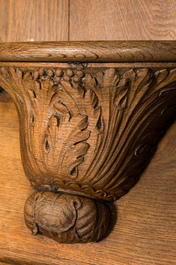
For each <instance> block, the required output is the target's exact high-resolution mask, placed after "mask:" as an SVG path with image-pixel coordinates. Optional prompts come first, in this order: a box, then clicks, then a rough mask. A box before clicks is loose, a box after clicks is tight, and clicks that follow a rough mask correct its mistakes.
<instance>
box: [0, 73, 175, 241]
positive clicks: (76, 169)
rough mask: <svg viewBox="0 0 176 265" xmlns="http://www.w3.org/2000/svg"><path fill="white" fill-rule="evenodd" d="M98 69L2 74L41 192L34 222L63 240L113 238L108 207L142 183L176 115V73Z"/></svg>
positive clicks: (35, 199) (28, 166) (29, 171)
mask: <svg viewBox="0 0 176 265" xmlns="http://www.w3.org/2000/svg"><path fill="white" fill-rule="evenodd" d="M90 72H91V71H90V70H89V71H87V70H86V69H85V70H84V71H77V70H71V69H60V68H57V69H47V70H46V69H36V70H35V71H33V70H31V71H30V70H28V69H26V71H24V70H23V71H22V70H20V69H18V68H1V70H0V86H2V87H3V88H4V89H5V90H7V92H9V94H10V95H11V97H12V98H13V100H14V102H15V103H16V106H17V110H18V113H19V120H20V138H21V153H22V161H23V166H24V170H25V173H26V175H27V177H28V179H29V180H30V182H31V184H32V186H33V187H34V188H35V189H36V190H37V191H38V192H36V193H34V194H32V195H31V196H30V197H29V198H28V199H27V202H26V205H25V220H26V224H27V226H28V227H29V228H30V229H31V230H32V232H33V233H34V234H37V233H41V234H44V235H46V236H48V237H51V238H53V239H55V240H57V241H59V242H62V243H63V242H67V243H72V242H89V241H99V240H100V239H102V238H104V237H105V236H106V234H107V233H108V231H109V226H110V211H109V208H108V206H107V205H106V203H107V202H113V201H115V200H116V199H117V198H119V197H121V196H122V195H124V194H125V193H126V192H128V191H129V189H130V188H131V187H132V186H134V184H135V183H136V182H137V180H138V178H139V176H140V174H141V173H142V171H143V170H144V168H145V167H146V165H147V164H148V162H149V160H150V159H151V157H152V155H153V153H154V150H155V148H156V145H157V143H158V141H159V139H160V138H161V137H162V136H163V134H164V132H165V130H166V129H167V127H168V126H169V125H170V123H171V122H172V120H173V119H174V116H175V111H176V70H175V69H173V70H167V69H161V70H159V71H155V72H153V71H151V70H150V69H136V70H133V69H130V70H127V71H126V72H124V73H123V74H122V73H119V72H118V69H114V68H113V69H106V70H102V69H99V70H98V71H93V70H92V73H90Z"/></svg>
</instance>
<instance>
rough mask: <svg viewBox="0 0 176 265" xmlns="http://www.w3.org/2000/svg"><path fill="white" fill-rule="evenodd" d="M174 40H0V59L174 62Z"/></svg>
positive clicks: (175, 59)
mask: <svg viewBox="0 0 176 265" xmlns="http://www.w3.org/2000/svg"><path fill="white" fill-rule="evenodd" d="M175 61H176V41H163V42H161V41H130V42H128V41H98V42H90V41H87V42H27V43H25V42H23V43H0V62H80V63H81V62H86V63H87V62H175Z"/></svg>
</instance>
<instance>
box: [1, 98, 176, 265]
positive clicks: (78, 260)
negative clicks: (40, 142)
mask: <svg viewBox="0 0 176 265" xmlns="http://www.w3.org/2000/svg"><path fill="white" fill-rule="evenodd" d="M175 134H176V124H173V126H172V127H171V128H170V129H169V131H168V132H167V134H166V135H165V137H164V138H163V140H162V141H161V142H160V145H159V147H158V150H157V152H156V154H155V156H154V158H153V160H152V161H151V163H150V165H149V166H148V168H147V170H146V171H145V172H144V174H143V175H142V177H141V179H140V181H139V182H138V184H137V185H136V186H135V187H134V188H133V189H132V190H131V191H130V192H129V193H128V194H127V195H126V196H124V197H123V198H121V199H120V200H119V201H117V202H116V203H115V205H116V209H117V219H118V222H116V224H115V225H114V228H113V231H112V233H111V234H110V235H109V236H108V238H106V239H105V240H103V241H102V242H100V243H90V244H86V245H79V244H78V245H64V244H63V245H62V244H58V243H57V242H54V241H52V240H50V239H47V238H44V237H43V236H37V237H34V236H33V235H31V233H30V231H29V230H28V229H27V227H26V226H25V224H24V217H23V207H24V201H25V200H26V198H27V197H28V196H29V195H30V194H31V193H32V192H33V189H32V188H30V185H29V182H28V180H27V179H26V177H25V175H24V172H23V169H22V164H21V159H20V148H19V135H18V117H17V113H16V110H15V106H14V104H13V103H12V102H8V103H7V102H1V103H0V146H1V156H0V164H1V167H0V182H1V185H0V226H1V227H2V229H0V239H1V240H0V261H2V262H5V263H6V262H7V263H12V264H31V263H32V264H51V262H52V264H68V263H69V264H71V265H78V264H85V265H89V264H92V265H94V264H99V265H100V264H101V265H105V264H112V265H127V264H134V265H135V264H136V265H139V264H152V263H154V264H156V265H168V264H171V265H175V260H176V251H175V249H176V211H175V209H176V182H175V159H176V148H175V146H176V138H175ZM112 211H113V213H114V215H116V214H115V209H112ZM46 246H47V248H46Z"/></svg>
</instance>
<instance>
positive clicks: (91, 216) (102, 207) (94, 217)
mask: <svg viewBox="0 0 176 265" xmlns="http://www.w3.org/2000/svg"><path fill="white" fill-rule="evenodd" d="M24 216H25V222H26V225H27V226H28V228H29V229H30V230H31V231H32V233H33V234H38V233H40V234H43V235H45V236H47V237H50V238H52V239H54V240H56V241H58V242H60V243H85V242H92V241H94V242H96V241H99V240H101V239H103V238H104V237H105V236H106V235H107V233H108V230H109V225H110V210H109V208H108V206H107V205H106V204H103V203H100V202H97V201H95V200H92V199H89V198H85V197H82V196H77V195H70V194H66V193H61V192H59V193H54V192H47V191H44V192H35V193H33V194H32V195H31V196H29V197H28V199H27V201H26V204H25V213H24Z"/></svg>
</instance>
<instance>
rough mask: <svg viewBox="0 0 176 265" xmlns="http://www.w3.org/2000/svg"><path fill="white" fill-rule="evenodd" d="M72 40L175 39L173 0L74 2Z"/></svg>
mask: <svg viewBox="0 0 176 265" xmlns="http://www.w3.org/2000/svg"><path fill="white" fill-rule="evenodd" d="M70 10H71V12H70V36H69V40H174V39H175V38H176V8H175V1H173V0H166V1H160V0H152V1H151V0H132V1H131V0H108V1H106V0H97V1H94V0H90V1H87V0H70Z"/></svg>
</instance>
